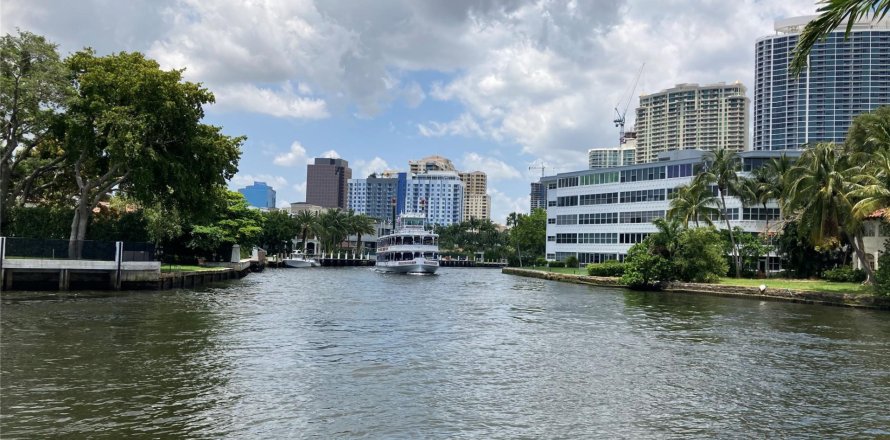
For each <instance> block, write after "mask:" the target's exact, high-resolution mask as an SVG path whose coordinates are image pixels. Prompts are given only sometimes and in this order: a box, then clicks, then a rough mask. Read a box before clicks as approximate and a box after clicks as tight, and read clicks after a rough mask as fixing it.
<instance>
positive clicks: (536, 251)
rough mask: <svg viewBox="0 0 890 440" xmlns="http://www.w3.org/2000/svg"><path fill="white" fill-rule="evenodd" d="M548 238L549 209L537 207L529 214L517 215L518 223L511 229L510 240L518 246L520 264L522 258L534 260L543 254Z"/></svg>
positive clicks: (515, 246) (514, 245) (520, 263)
mask: <svg viewBox="0 0 890 440" xmlns="http://www.w3.org/2000/svg"><path fill="white" fill-rule="evenodd" d="M546 239H547V211H545V210H543V209H540V208H538V209H535V210H534V211H532V213H531V214H529V215H523V214H519V215H517V216H516V225H515V226H513V228H511V229H510V242H511V243H512V244H513V247H514V248H516V252H517V254H518V257H519V265H520V266H521V265H522V260H523V259H525V260H526V261H533V260H534V259H535V258H536V257H539V256H543V255H544V250H545V246H546Z"/></svg>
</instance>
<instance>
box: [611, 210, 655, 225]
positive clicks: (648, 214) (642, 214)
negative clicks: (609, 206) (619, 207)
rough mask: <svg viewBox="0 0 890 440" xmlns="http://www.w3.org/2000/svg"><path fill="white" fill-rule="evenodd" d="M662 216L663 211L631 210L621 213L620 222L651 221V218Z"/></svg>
mask: <svg viewBox="0 0 890 440" xmlns="http://www.w3.org/2000/svg"><path fill="white" fill-rule="evenodd" d="M657 218H664V211H632V212H622V213H621V217H620V219H621V223H652V220H655V219H657Z"/></svg>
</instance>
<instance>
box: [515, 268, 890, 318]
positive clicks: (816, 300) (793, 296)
mask: <svg viewBox="0 0 890 440" xmlns="http://www.w3.org/2000/svg"><path fill="white" fill-rule="evenodd" d="M502 272H503V273H505V274H510V275H518V276H525V277H532V278H540V279H545V280H552V281H562V282H568V283H575V284H589V285H594V286H609V287H625V288H626V287H627V286H625V285H623V284H621V282H620V280H619V279H618V278H615V277H595V276H589V275H576V274H568V273H558V272H544V271H540V270H532V269H521V268H516V267H506V268H504V269H503V271H502ZM762 283H763V284H764V285H766V286H767V288H766V290H765V291H763V292H761V291H760V289H759V287H755V286H731V285H726V284H702V283H681V282H673V283H670V284H669V285H668V286H667V287H665V288H664V290H663V291H665V292H674V293H692V294H698V295H713V296H732V297H740V298H750V299H758V300H773V301H791V302H798V303H806V304H824V305H832V306H842V307H862V308H869V309H880V310H890V298H886V297H878V296H875V295H871V294H865V293H846V292H819V291H809V290H795V289H787V288H776V287H770V281H769V280H763V281H762Z"/></svg>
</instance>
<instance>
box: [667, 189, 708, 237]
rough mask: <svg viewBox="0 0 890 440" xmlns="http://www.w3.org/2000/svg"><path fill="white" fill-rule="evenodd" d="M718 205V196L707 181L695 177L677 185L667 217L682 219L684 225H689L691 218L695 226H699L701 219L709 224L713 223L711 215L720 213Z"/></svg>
mask: <svg viewBox="0 0 890 440" xmlns="http://www.w3.org/2000/svg"><path fill="white" fill-rule="evenodd" d="M717 205H718V202H717V197H716V196H714V193H712V192H711V189H710V188H709V187H708V185H706V182H705V181H703V180H701V179H695V180H693V181H692V182H690V183H688V184H686V185H680V186H678V187H677V190H676V191H675V192H674V194H673V195H672V197H671V201H670V205H669V207H668V211H667V218H668V219H670V220H673V219H677V220H680V221H682V222H683V227H689V221H690V220H692V221H693V222H695V227H698V226H699V220H703V221H704V222H705V224H707V225H713V224H714V223H713V221H711V217H714V216H718V215H720V210H719V209H717Z"/></svg>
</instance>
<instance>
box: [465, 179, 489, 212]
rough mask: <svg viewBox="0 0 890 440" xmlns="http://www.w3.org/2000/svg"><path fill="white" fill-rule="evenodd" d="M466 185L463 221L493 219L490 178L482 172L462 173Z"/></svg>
mask: <svg viewBox="0 0 890 440" xmlns="http://www.w3.org/2000/svg"><path fill="white" fill-rule="evenodd" d="M460 180H461V181H462V182H463V183H464V217H463V220H464V221H466V220H470V219H474V218H475V219H479V220H488V219H490V218H491V196H489V195H488V176H486V174H485V173H483V172H482V171H472V172H461V173H460Z"/></svg>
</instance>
